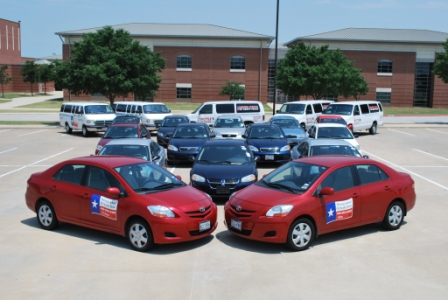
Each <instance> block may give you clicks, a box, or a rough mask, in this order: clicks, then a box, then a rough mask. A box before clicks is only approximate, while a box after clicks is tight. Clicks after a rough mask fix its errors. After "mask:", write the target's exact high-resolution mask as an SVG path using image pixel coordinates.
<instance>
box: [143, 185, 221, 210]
mask: <svg viewBox="0 0 448 300" xmlns="http://www.w3.org/2000/svg"><path fill="white" fill-rule="evenodd" d="M141 198H142V200H143V201H145V202H147V203H148V205H149V204H152V205H164V206H167V207H176V208H181V207H182V206H188V205H189V204H191V203H198V204H200V205H203V206H209V205H210V204H211V202H212V201H211V200H210V198H209V197H207V195H206V194H205V193H203V192H201V191H199V190H197V189H195V188H194V187H191V186H185V187H182V188H177V189H172V190H168V191H165V192H160V193H149V194H143V195H141Z"/></svg>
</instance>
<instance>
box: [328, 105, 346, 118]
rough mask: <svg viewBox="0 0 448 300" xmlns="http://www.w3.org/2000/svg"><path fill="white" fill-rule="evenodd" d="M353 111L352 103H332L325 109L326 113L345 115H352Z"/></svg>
mask: <svg viewBox="0 0 448 300" xmlns="http://www.w3.org/2000/svg"><path fill="white" fill-rule="evenodd" d="M352 111H353V105H351V104H330V105H329V106H328V107H327V109H325V110H324V112H323V114H324V115H343V116H350V115H351V114H352Z"/></svg>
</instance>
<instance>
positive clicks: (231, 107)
mask: <svg viewBox="0 0 448 300" xmlns="http://www.w3.org/2000/svg"><path fill="white" fill-rule="evenodd" d="M216 112H217V113H218V114H229V113H230V114H233V113H235V104H233V103H230V104H216Z"/></svg>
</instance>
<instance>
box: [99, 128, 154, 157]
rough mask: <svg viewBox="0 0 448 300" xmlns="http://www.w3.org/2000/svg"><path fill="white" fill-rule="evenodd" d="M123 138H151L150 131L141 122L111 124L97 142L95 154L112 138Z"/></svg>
mask: <svg viewBox="0 0 448 300" xmlns="http://www.w3.org/2000/svg"><path fill="white" fill-rule="evenodd" d="M124 138H142V139H145V138H148V139H150V138H151V132H149V131H148V130H147V129H146V127H145V125H143V124H141V123H117V124H113V125H111V126H110V127H109V129H107V131H106V133H105V134H104V135H103V137H102V138H101V139H100V141H99V142H98V145H97V146H96V149H95V154H98V153H99V152H100V151H101V149H103V147H104V145H106V144H107V143H109V142H110V141H111V140H113V139H124Z"/></svg>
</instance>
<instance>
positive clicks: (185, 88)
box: [176, 83, 192, 99]
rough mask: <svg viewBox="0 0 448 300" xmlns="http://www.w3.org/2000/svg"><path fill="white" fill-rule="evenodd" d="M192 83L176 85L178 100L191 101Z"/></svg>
mask: <svg viewBox="0 0 448 300" xmlns="http://www.w3.org/2000/svg"><path fill="white" fill-rule="evenodd" d="M191 87H192V85H191V83H177V84H176V98H177V99H191Z"/></svg>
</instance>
